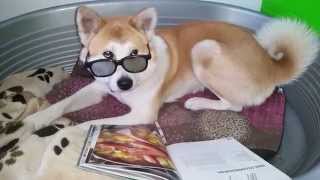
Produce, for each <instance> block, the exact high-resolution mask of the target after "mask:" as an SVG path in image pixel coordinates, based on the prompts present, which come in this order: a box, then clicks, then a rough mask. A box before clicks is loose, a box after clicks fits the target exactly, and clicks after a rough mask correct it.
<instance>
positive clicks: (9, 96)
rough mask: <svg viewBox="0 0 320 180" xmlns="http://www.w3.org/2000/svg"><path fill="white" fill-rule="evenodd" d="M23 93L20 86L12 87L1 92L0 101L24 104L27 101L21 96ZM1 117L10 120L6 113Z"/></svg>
mask: <svg viewBox="0 0 320 180" xmlns="http://www.w3.org/2000/svg"><path fill="white" fill-rule="evenodd" d="M23 91H24V88H23V87H22V86H13V87H11V88H8V89H6V90H4V91H1V92H0V101H1V100H4V101H11V102H20V103H22V104H26V103H27V101H26V99H25V98H24V96H23V95H22V93H23ZM2 116H4V117H5V118H7V119H10V118H12V117H11V116H10V114H8V113H2Z"/></svg>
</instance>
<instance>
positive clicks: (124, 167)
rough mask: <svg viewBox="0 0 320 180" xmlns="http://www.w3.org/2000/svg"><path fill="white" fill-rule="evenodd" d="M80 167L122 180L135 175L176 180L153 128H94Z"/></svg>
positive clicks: (158, 136) (151, 126)
mask: <svg viewBox="0 0 320 180" xmlns="http://www.w3.org/2000/svg"><path fill="white" fill-rule="evenodd" d="M94 130H96V131H94ZM79 167H80V168H82V169H94V170H100V171H101V172H107V173H110V172H114V173H113V174H117V175H119V174H120V175H122V176H124V177H129V175H130V177H132V175H134V174H136V175H137V176H136V177H135V179H170V180H174V179H178V176H177V173H176V169H175V167H174V165H173V163H172V160H171V159H170V157H169V154H168V152H167V150H166V147H165V145H164V143H163V142H162V140H161V138H160V135H159V134H158V131H157V128H156V127H155V126H154V125H135V126H113V125H111V126H110V125H102V126H93V127H92V128H90V131H89V134H88V138H87V140H86V143H85V146H84V150H83V152H82V156H81V159H80V163H79ZM139 177H140V178H139ZM141 177H142V178H141ZM143 177H148V178H143Z"/></svg>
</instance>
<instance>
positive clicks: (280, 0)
mask: <svg viewBox="0 0 320 180" xmlns="http://www.w3.org/2000/svg"><path fill="white" fill-rule="evenodd" d="M262 12H263V13H264V14H266V15H269V16H286V17H297V18H299V19H301V20H303V21H305V22H306V23H308V24H309V25H310V26H312V27H313V28H314V29H315V30H316V31H318V32H319V33H320V0H263V1H262Z"/></svg>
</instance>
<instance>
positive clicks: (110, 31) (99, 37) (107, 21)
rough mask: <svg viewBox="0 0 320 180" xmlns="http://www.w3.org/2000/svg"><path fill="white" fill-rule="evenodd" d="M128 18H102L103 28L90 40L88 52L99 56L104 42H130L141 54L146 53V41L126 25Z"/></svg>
mask: <svg viewBox="0 0 320 180" xmlns="http://www.w3.org/2000/svg"><path fill="white" fill-rule="evenodd" d="M129 20H130V18H128V17H113V18H104V19H103V21H104V26H103V27H101V28H100V31H99V32H98V33H97V34H96V35H95V36H94V37H93V38H92V40H91V42H90V44H89V48H88V49H89V52H90V54H92V55H97V54H101V53H102V52H103V51H104V50H105V49H104V48H105V45H106V42H110V41H116V42H125V41H129V42H132V43H133V44H134V45H135V47H136V48H137V49H138V50H139V52H141V53H145V54H146V53H148V50H147V48H146V44H147V39H146V37H144V36H143V35H142V34H141V33H139V32H137V30H135V29H134V28H133V27H132V26H131V25H129V24H128V22H129Z"/></svg>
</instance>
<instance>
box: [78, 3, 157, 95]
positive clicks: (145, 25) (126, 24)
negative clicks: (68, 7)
mask: <svg viewBox="0 0 320 180" xmlns="http://www.w3.org/2000/svg"><path fill="white" fill-rule="evenodd" d="M156 22H157V13H156V11H155V9H154V8H147V9H144V10H142V11H141V12H139V13H138V14H137V15H135V16H126V17H101V16H100V15H99V14H98V13H97V12H95V11H94V10H92V9H90V8H87V7H79V8H78V9H77V13H76V24H77V27H78V33H79V36H80V40H81V43H82V45H83V49H82V52H81V55H80V59H81V60H82V61H87V62H90V61H91V62H94V61H97V59H101V60H103V59H104V58H106V57H109V58H112V59H113V60H114V61H116V62H120V60H122V59H123V58H125V57H128V56H134V55H148V54H149V55H151V59H149V60H148V61H147V63H148V66H147V67H146V69H144V70H143V71H141V72H140V71H139V72H134V73H133V72H128V70H126V69H124V68H123V65H118V66H117V68H116V69H115V71H114V72H113V71H112V70H110V69H108V68H113V67H112V66H111V67H109V66H103V65H102V66H100V67H99V65H96V67H95V68H97V69H98V70H100V71H112V72H113V73H112V74H111V75H109V76H104V77H97V76H95V79H96V80H97V81H98V82H100V83H103V84H105V85H106V87H107V88H108V90H109V91H111V92H113V93H121V92H124V91H128V90H132V89H135V88H136V87H139V86H140V85H141V84H143V83H144V82H145V81H146V80H147V79H148V78H150V77H151V76H152V75H153V71H154V69H155V64H156V63H155V58H153V57H154V56H153V50H152V49H149V47H148V45H149V41H150V40H151V39H152V37H153V36H154V29H155V27H156ZM127 63H128V64H130V63H131V62H130V60H128V61H127ZM87 64H88V63H87ZM120 64H121V63H120ZM136 66H138V65H136ZM113 69H114V68H113Z"/></svg>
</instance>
